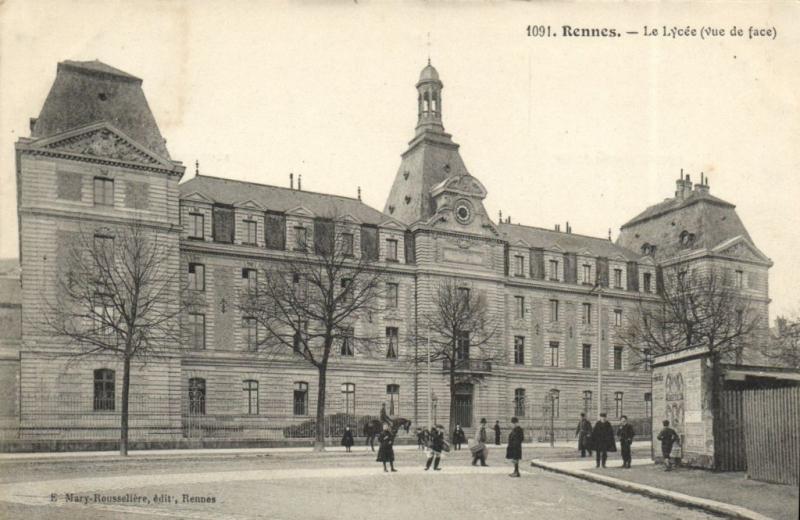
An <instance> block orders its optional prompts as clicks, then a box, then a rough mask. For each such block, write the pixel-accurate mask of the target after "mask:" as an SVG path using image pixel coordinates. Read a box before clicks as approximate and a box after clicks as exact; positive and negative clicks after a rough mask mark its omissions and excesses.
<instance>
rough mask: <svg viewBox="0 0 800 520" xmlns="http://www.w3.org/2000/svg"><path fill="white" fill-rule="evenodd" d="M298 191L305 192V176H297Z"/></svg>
mask: <svg viewBox="0 0 800 520" xmlns="http://www.w3.org/2000/svg"><path fill="white" fill-rule="evenodd" d="M297 191H303V174H302V173H298V174H297Z"/></svg>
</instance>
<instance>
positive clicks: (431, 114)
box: [416, 59, 444, 135]
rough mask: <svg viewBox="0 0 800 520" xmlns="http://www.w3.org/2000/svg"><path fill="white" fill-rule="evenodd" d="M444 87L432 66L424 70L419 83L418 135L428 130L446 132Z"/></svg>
mask: <svg viewBox="0 0 800 520" xmlns="http://www.w3.org/2000/svg"><path fill="white" fill-rule="evenodd" d="M443 87H444V85H443V84H442V82H441V81H440V80H439V73H438V72H437V71H436V69H435V68H434V67H433V65H431V60H430V59H428V65H427V66H425V68H424V69H422V72H421V73H420V75H419V81H418V82H417V93H418V95H417V106H418V108H417V114H418V117H417V128H416V131H417V135H419V134H421V133H423V132H425V131H426V130H434V131H437V132H444V126H443V125H442V88H443Z"/></svg>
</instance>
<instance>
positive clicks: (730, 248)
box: [712, 235, 772, 265]
mask: <svg viewBox="0 0 800 520" xmlns="http://www.w3.org/2000/svg"><path fill="white" fill-rule="evenodd" d="M712 252H713V253H715V254H717V255H720V256H725V257H728V258H733V259H736V260H744V261H748V262H757V263H763V264H769V265H772V261H771V260H770V259H769V258H768V257H767V256H766V255H765V254H764V253H762V252H761V251H759V250H758V248H757V247H756V246H754V245H753V244H752V243H751V242H750V241H749V240H747V239H746V238H745V237H743V236H741V235H740V236H738V237H734V238H732V239H730V240H726V241H725V242H723V243H721V244H719V245H717V246H716V247H714V248H713V249H712Z"/></svg>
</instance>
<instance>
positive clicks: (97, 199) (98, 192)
mask: <svg viewBox="0 0 800 520" xmlns="http://www.w3.org/2000/svg"><path fill="white" fill-rule="evenodd" d="M94 205H95V206H113V205H114V179H107V178H105V177H95V178H94Z"/></svg>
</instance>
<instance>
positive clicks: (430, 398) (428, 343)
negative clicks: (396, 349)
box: [425, 327, 433, 431]
mask: <svg viewBox="0 0 800 520" xmlns="http://www.w3.org/2000/svg"><path fill="white" fill-rule="evenodd" d="M425 349H426V351H427V358H428V431H430V429H431V426H432V425H433V422H432V421H433V418H432V416H433V410H432V408H433V390H432V389H431V329H430V327H429V328H428V332H427V341H426V346H425Z"/></svg>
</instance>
